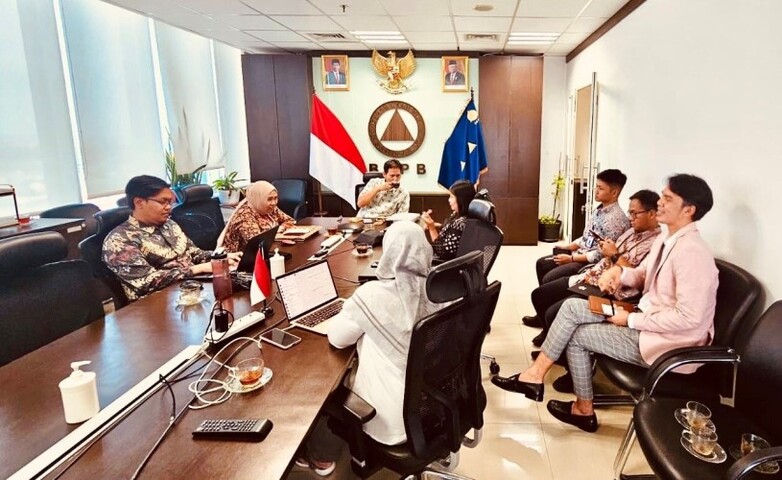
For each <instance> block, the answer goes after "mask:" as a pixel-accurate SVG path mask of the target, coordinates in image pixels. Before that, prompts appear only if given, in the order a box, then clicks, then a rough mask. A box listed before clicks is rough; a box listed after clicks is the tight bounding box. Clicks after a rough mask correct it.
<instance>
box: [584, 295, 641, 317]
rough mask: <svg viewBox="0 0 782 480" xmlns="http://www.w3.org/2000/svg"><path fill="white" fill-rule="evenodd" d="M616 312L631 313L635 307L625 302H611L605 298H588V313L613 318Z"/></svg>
mask: <svg viewBox="0 0 782 480" xmlns="http://www.w3.org/2000/svg"><path fill="white" fill-rule="evenodd" d="M617 310H624V311H626V312H633V311H634V310H635V305H633V304H632V303H627V302H620V301H618V300H612V299H610V298H605V297H595V296H594V295H593V296H590V297H589V311H590V312H592V313H596V314H598V315H603V316H605V317H611V316H613V315H614V314H615V313H616V311H617Z"/></svg>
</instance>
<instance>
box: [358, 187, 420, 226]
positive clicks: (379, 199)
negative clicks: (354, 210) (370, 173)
mask: <svg viewBox="0 0 782 480" xmlns="http://www.w3.org/2000/svg"><path fill="white" fill-rule="evenodd" d="M381 183H385V179H383V178H373V179H372V180H370V181H369V183H367V184H366V186H365V187H364V189H363V190H361V193H360V194H359V196H361V195H363V194H364V193H366V192H369V191H371V190H372V189H374V188H375V187H377V186H378V185H380V184H381ZM409 211H410V194H409V193H408V192H407V190H405V189H404V187H399V188H392V189H391V190H385V191H383V192H380V193H378V194H377V195H375V196H374V197H373V198H372V200H371V201H370V202H369V205H367V206H366V207H363V208H362V209H361V210H359V211H358V216H359V217H367V218H378V217H390V216H391V215H393V214H395V213H407V212H409Z"/></svg>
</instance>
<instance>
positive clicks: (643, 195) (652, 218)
mask: <svg viewBox="0 0 782 480" xmlns="http://www.w3.org/2000/svg"><path fill="white" fill-rule="evenodd" d="M658 200H660V196H659V195H657V194H656V193H654V192H653V191H651V190H640V191H638V192H636V193H635V194H633V196H632V197H630V209H629V210H628V212H627V214H628V216H629V217H630V224H631V225H632V227H631V228H629V229H627V231H626V232H624V233H623V234H622V235H621V236H620V237H619V238H618V239H617V240H616V242H614V241H613V240H605V241H602V242H600V252H601V254H602V255H603V258H602V259H601V260H600V261H599V262H597V263H596V264H595V265H593V266H592V267H590V268H589V269H587V270H586V271H584V272H582V273H580V274H578V275H571V276H570V277H562V278H558V279H556V280H552V281H550V282H547V283H544V284H543V285H541V286H539V287H538V288H536V289H535V290H533V291H532V305H533V306H534V307H535V314H536V315H537V317H538V318H543V319H545V320H547V321H548V320H549V319H551V321H553V320H554V317H556V315H557V312H558V311H559V307H560V306H561V305H562V302H563V301H564V300H565V298H567V297H569V296H571V295H573V293H572V292H571V291H570V290H569V287H572V286H573V285H575V284H577V283H582V282H583V283H586V284H588V285H592V286H595V287H597V281H598V280H599V279H600V275H602V274H603V272H604V271H605V270H607V269H608V268H610V267H611V266H613V265H620V266H622V267H637V266H638V265H639V264H640V263H641V261H642V260H643V259H644V258H646V254H648V253H649V249H650V248H651V246H652V243H653V242H654V240H655V239H656V238H657V235H659V234H660V225H659V224H658V223H657V218H656V216H657V201H658ZM639 293H640V291H639V290H638V289H636V288H633V287H624V288H621V289H619V290H618V291H617V292H616V294H615V295H614V297H615V298H616V299H617V300H624V299H627V298H630V297H634V296H636V295H638V294H639ZM547 332H548V325H544V326H543V331H542V332H541V333H540V335H538V336H537V337H535V338H533V339H532V344H533V345H535V346H536V347H539V346H541V344H543V340H545V339H546V333H547Z"/></svg>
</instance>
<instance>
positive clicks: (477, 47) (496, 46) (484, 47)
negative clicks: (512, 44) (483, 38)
mask: <svg viewBox="0 0 782 480" xmlns="http://www.w3.org/2000/svg"><path fill="white" fill-rule="evenodd" d="M504 45H505V42H465V41H464V40H460V41H459V47H460V48H461V49H462V50H472V51H478V52H498V51H500V50H502V47H503V46H504Z"/></svg>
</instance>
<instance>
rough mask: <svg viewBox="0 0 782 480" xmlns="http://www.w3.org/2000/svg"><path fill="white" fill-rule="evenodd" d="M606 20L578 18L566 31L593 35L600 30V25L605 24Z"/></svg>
mask: <svg viewBox="0 0 782 480" xmlns="http://www.w3.org/2000/svg"><path fill="white" fill-rule="evenodd" d="M606 20H607V19H606V18H594V17H589V18H587V17H578V18H577V19H575V20H573V23H571V24H570V26H569V27H568V29H567V30H565V31H566V32H568V33H592V32H594V31H595V30H597V29H598V28H600V25H602V24H604V23H605V22H606Z"/></svg>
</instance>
